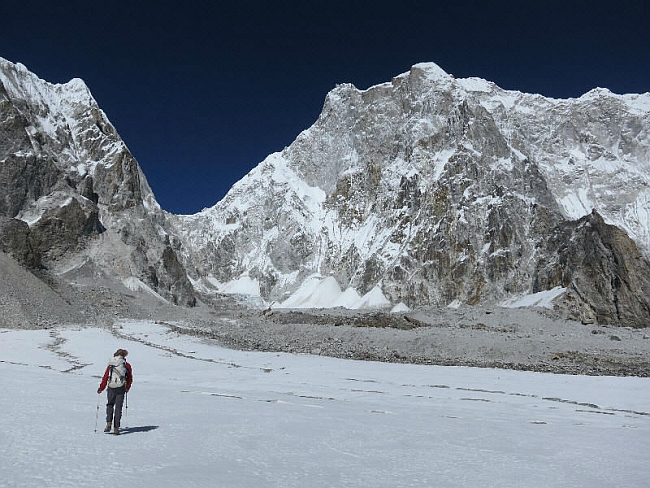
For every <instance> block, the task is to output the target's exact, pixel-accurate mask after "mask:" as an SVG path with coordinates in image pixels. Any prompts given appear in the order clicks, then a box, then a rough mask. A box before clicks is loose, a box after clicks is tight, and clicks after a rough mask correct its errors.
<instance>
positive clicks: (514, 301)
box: [499, 286, 566, 308]
mask: <svg viewBox="0 0 650 488" xmlns="http://www.w3.org/2000/svg"><path fill="white" fill-rule="evenodd" d="M565 291H566V288H563V287H561V286H556V287H555V288H552V289H550V290H545V291H540V292H537V293H533V294H530V295H524V296H520V297H512V298H508V299H507V300H504V301H503V302H501V303H500V304H499V306H501V307H504V308H520V307H544V308H553V300H555V299H556V298H557V297H559V296H561V295H563V294H564V292H565Z"/></svg>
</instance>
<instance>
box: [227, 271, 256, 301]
mask: <svg viewBox="0 0 650 488" xmlns="http://www.w3.org/2000/svg"><path fill="white" fill-rule="evenodd" d="M219 291H220V292H221V293H226V294H229V295H251V296H256V297H259V296H261V293H260V282H259V281H258V280H256V279H253V278H251V277H250V276H249V274H248V272H245V273H244V274H242V275H241V276H240V277H239V278H237V279H236V280H232V281H229V282H228V283H226V284H225V285H223V287H222V288H220V289H219Z"/></svg>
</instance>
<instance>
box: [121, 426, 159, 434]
mask: <svg viewBox="0 0 650 488" xmlns="http://www.w3.org/2000/svg"><path fill="white" fill-rule="evenodd" d="M157 428H158V425H144V426H142V427H124V428H123V429H120V434H135V433H136V432H150V431H152V430H156V429H157Z"/></svg>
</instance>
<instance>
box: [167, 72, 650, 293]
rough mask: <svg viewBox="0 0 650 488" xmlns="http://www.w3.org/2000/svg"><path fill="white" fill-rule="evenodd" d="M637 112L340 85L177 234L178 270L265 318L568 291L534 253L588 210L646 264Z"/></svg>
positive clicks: (644, 122)
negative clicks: (280, 306) (264, 308)
mask: <svg viewBox="0 0 650 488" xmlns="http://www.w3.org/2000/svg"><path fill="white" fill-rule="evenodd" d="M633 97H634V98H633ZM645 100H646V97H645V96H630V95H628V96H619V95H614V94H612V93H610V92H609V91H604V90H594V91H592V92H591V93H590V94H589V95H588V96H583V97H581V98H580V99H569V100H559V99H550V98H546V97H543V96H541V95H536V94H526V93H522V92H518V91H511V90H504V89H502V88H500V87H498V86H497V85H496V84H494V83H492V82H489V81H487V80H483V79H480V78H464V79H457V78H454V77H453V76H452V75H450V74H448V73H446V72H445V71H444V70H442V69H441V68H440V67H439V66H438V65H436V64H434V63H421V64H417V65H415V66H413V67H412V68H411V69H410V70H409V71H408V72H406V73H402V74H400V75H398V76H396V77H394V78H393V79H392V80H391V81H390V82H386V83H381V84H378V85H374V86H371V87H370V88H367V89H365V90H359V89H357V88H356V87H354V86H353V85H351V84H341V85H338V86H337V87H336V88H335V89H333V90H332V91H330V93H328V94H327V96H326V98H325V103H324V105H323V110H322V112H321V114H320V116H319V117H318V119H317V120H316V122H315V123H314V124H313V125H312V126H311V127H310V128H308V129H306V130H304V131H303V132H302V133H301V134H300V135H299V136H298V138H297V139H296V140H295V141H294V142H293V143H292V144H291V145H290V146H289V147H287V148H285V149H284V150H283V151H282V152H280V153H276V154H274V155H272V156H269V158H267V159H266V160H265V161H263V162H262V163H261V164H260V165H259V166H258V167H257V168H256V169H255V170H253V171H251V173H249V175H247V176H246V177H245V178H244V179H242V180H241V181H240V182H238V183H237V184H236V185H235V186H234V187H233V188H232V190H231V192H229V193H228V195H227V196H226V197H225V198H224V199H223V200H222V201H221V202H219V203H218V204H217V205H216V206H215V207H213V208H212V209H206V210H205V211H204V212H202V213H201V215H200V216H196V217H186V218H182V219H180V220H179V235H181V236H182V237H181V239H184V242H185V248H186V249H187V250H188V252H187V254H186V255H185V258H186V259H187V260H191V262H192V263H193V266H195V268H196V270H197V271H198V273H197V274H198V275H199V276H200V275H201V274H203V275H204V276H207V275H211V276H214V277H216V279H217V280H218V281H219V282H221V283H228V282H230V281H231V280H233V279H238V278H239V277H241V276H246V277H247V279H250V280H253V281H254V282H255V283H257V285H256V289H258V290H259V291H260V293H261V294H262V296H263V298H265V299H267V300H269V302H273V301H274V302H276V303H297V302H298V301H303V300H304V297H303V298H301V299H300V300H297V298H296V297H298V295H300V296H301V297H302V296H303V295H304V294H305V293H306V290H307V288H309V287H307V288H305V286H306V284H307V283H310V286H312V285H313V288H314V290H313V293H316V294H319V293H320V291H319V290H321V289H324V288H327V289H329V290H331V289H336V288H337V287H338V289H339V290H348V289H351V290H353V291H355V293H356V294H357V295H358V296H359V297H361V296H364V295H366V294H368V293H370V292H373V290H374V292H373V293H378V294H379V293H381V294H382V296H384V297H386V298H388V299H389V300H390V301H391V302H392V303H393V304H395V303H399V302H400V301H404V302H406V304H407V305H409V306H413V305H418V304H437V305H447V304H449V303H469V304H475V303H480V302H483V301H498V300H502V299H505V298H508V297H509V296H511V295H512V294H513V293H514V292H518V293H520V294H521V293H524V294H525V293H529V292H538V291H544V290H548V289H553V288H554V287H557V286H560V287H561V288H566V286H567V282H566V281H567V279H568V278H566V277H565V278H562V273H559V272H555V271H553V272H551V271H549V269H551V268H552V266H551V265H550V264H549V261H552V260H553V259H557V257H556V256H555V253H556V251H555V250H551V249H555V247H556V246H557V245H558V244H557V242H555V241H553V242H547V240H548V235H549V234H552V233H553V232H555V231H554V230H553V229H554V226H556V225H560V224H561V223H562V222H564V221H569V220H574V219H581V218H584V217H587V216H590V215H591V213H592V210H593V209H597V210H598V215H599V217H598V218H601V217H600V216H602V218H603V219H604V220H605V222H607V223H609V224H615V225H617V226H618V227H620V228H622V229H624V230H625V231H626V232H627V233H628V234H629V235H630V236H631V237H632V238H633V239H634V240H635V241H636V243H637V245H638V246H639V248H641V249H642V250H643V252H645V253H646V255H647V253H648V252H649V251H650V207H648V205H647V202H648V201H650V193H649V190H648V188H650V164H649V161H648V154H649V151H648V147H649V146H650V137H649V136H648V134H649V132H650V121H649V120H648V118H647V116H646V115H644V113H643V112H642V109H643V108H644V107H645V106H646V105H645V103H646V102H645ZM630 105H635V106H637V109H636V110H630ZM217 223H219V224H218V225H217ZM603 225H604V223H603ZM562 232H564V233H563V234H562V239H565V238H567V233H566V231H562ZM576 232H577V231H576ZM580 232H584V231H582V230H581V231H580ZM576 252H577V251H576ZM194 253H196V254H194ZM549 267H551V268H549ZM542 271H543V277H542V276H541V275H540V273H542ZM547 273H550V274H547ZM564 273H566V271H565V272H564ZM314 276H319V277H323V278H319V280H321V281H322V283H321V282H320V281H315V279H314ZM309 280H311V281H309ZM333 281H334V282H336V284H337V287H334V286H332V282H333ZM303 285H304V286H303ZM309 290H311V288H309ZM317 292H318V293H317ZM309 293H312V291H310V292H309ZM294 294H296V295H295V296H294ZM330 295H331V293H330ZM291 296H293V297H294V298H295V299H294V300H292V299H291ZM334 302H336V300H334ZM337 303H338V302H337ZM375 303H376V301H375Z"/></svg>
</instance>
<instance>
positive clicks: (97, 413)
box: [95, 393, 102, 434]
mask: <svg viewBox="0 0 650 488" xmlns="http://www.w3.org/2000/svg"><path fill="white" fill-rule="evenodd" d="M101 398H102V394H101V393H97V410H96V411H95V434H96V433H97V419H98V418H99V401H100V400H101Z"/></svg>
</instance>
